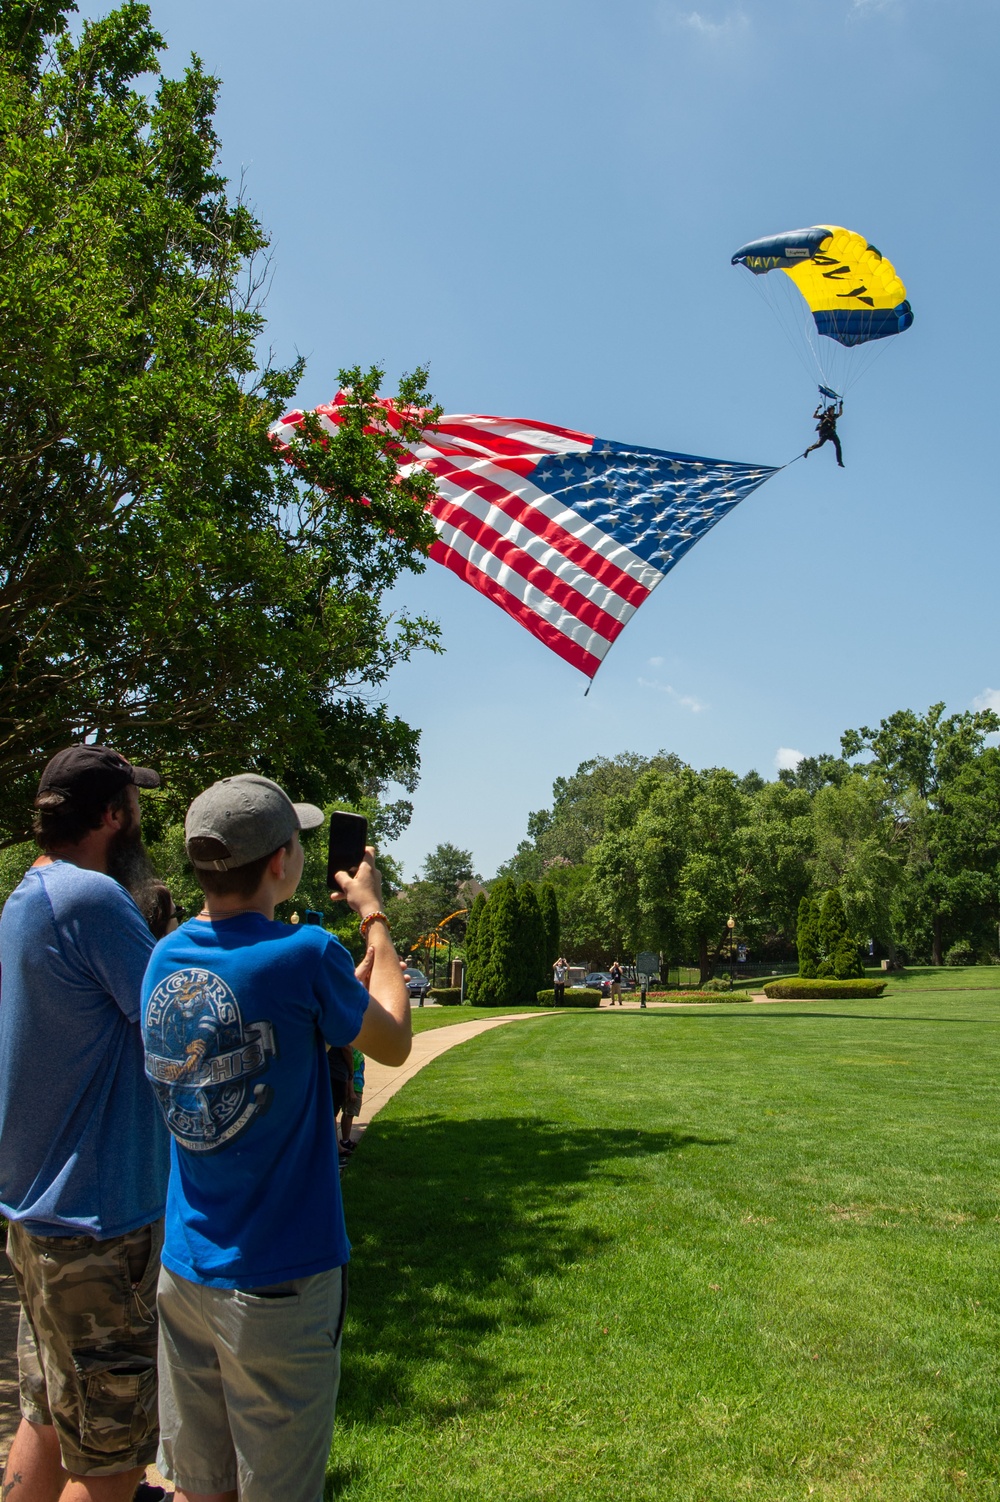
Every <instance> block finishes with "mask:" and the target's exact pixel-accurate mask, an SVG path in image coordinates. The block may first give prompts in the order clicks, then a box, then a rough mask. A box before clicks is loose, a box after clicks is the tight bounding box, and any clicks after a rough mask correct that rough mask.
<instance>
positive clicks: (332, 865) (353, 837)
mask: <svg viewBox="0 0 1000 1502" xmlns="http://www.w3.org/2000/svg"><path fill="white" fill-rule="evenodd" d="M367 844H368V820H367V819H366V818H365V816H364V814H339V813H338V814H331V815H330V849H329V854H328V855H327V858H326V884H327V886H328V887H329V889H330V891H331V892H333V891H339V887H338V886H337V872H338V871H347V872H348V873H349V874H350V875H351V876H353V875H354V873H355V871H356V870H357V869H358V867H359V866H360V864H361V862H362V861H363V860H364V858H365V846H366V845H367Z"/></svg>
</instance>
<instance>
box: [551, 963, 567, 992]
mask: <svg viewBox="0 0 1000 1502" xmlns="http://www.w3.org/2000/svg"><path fill="white" fill-rule="evenodd" d="M568 976H569V966H568V965H567V963H566V961H565V959H564V958H563V957H562V956H560V957H559V959H557V960H556V962H555V964H554V965H553V966H552V990H553V999H554V1000H555V1001H562V999H563V997H564V996H565V995H566V981H567V978H568Z"/></svg>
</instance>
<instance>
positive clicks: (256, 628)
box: [0, 0, 436, 843]
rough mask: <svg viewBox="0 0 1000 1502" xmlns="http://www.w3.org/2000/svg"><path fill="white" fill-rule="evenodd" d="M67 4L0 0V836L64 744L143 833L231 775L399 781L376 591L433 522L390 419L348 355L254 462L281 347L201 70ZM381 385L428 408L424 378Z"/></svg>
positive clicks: (257, 228) (282, 403) (149, 32)
mask: <svg viewBox="0 0 1000 1502" xmlns="http://www.w3.org/2000/svg"><path fill="white" fill-rule="evenodd" d="M74 9H75V5H74V4H73V3H72V0H4V4H3V5H2V6H0V195H2V201H3V204H4V214H3V220H2V224H0V840H3V841H5V842H7V843H10V842H12V841H16V840H18V839H22V838H23V837H24V834H25V831H26V824H27V812H26V811H27V810H28V808H29V806H30V801H31V796H32V794H33V792H34V787H35V783H36V779H37V775H38V771H39V768H40V765H41V763H42V762H43V761H44V760H45V759H46V758H47V757H48V756H49V755H50V754H51V753H52V752H53V751H54V750H55V749H57V748H58V747H60V746H62V745H64V744H66V743H67V742H70V741H73V740H80V739H85V738H89V737H95V738H96V739H98V740H102V741H108V742H111V743H112V744H114V745H116V746H117V747H119V748H120V749H121V750H122V751H123V752H125V753H126V754H127V755H130V756H133V757H135V758H136V759H141V760H143V761H144V762H149V763H152V764H153V765H156V766H158V767H159V768H160V769H161V771H162V772H163V773H164V776H165V780H166V784H167V787H168V789H169V793H168V796H167V798H166V800H164V803H163V805H162V806H161V815H162V822H163V824H164V825H165V824H166V823H167V822H169V818H170V816H171V812H172V810H173V809H176V808H178V807H179V806H181V804H182V802H183V801H184V800H185V799H186V797H187V796H188V795H189V794H190V793H191V792H193V791H195V790H197V788H198V787H200V786H203V785H204V784H205V783H206V782H207V781H209V780H211V779H212V778H213V777H215V776H218V775H220V774H225V773H228V772H232V771H235V770H239V769H244V768H247V767H252V768H254V769H256V770H258V771H262V772H265V773H268V774H270V775H272V776H275V777H277V778H278V779H279V780H280V781H282V782H283V783H285V784H286V785H287V786H288V787H289V789H290V790H291V791H292V792H293V793H294V794H295V795H296V796H298V797H309V798H311V799H313V801H317V802H326V801H329V800H331V799H333V798H337V797H341V798H347V799H350V800H355V799H357V798H358V797H360V796H362V795H363V794H370V793H371V792H372V791H373V790H375V791H377V789H378V787H379V786H381V785H383V784H384V783H385V781H386V780H387V779H389V778H397V779H399V780H401V781H402V782H404V783H412V781H413V778H414V776H415V773H416V767H417V734H416V732H415V731H413V730H412V729H410V727H409V726H407V725H406V724H405V723H404V722H403V721H401V720H400V719H398V718H395V717H393V716H392V715H390V714H389V712H388V711H387V709H386V707H385V705H384V704H383V703H380V702H379V700H378V697H377V689H378V687H379V685H381V684H382V683H383V682H384V681H385V679H386V676H387V674H388V673H389V671H390V669H391V668H392V666H393V665H394V664H395V663H397V662H398V661H400V660H401V659H405V658H406V657H407V656H408V655H409V653H411V652H412V651H413V650H414V649H415V648H417V647H420V646H434V645H435V641H436V631H435V628H434V626H433V625H432V624H431V623H429V622H428V621H425V620H422V619H419V618H418V619H407V618H405V617H403V618H399V619H396V620H391V619H390V618H389V616H388V615H387V614H386V612H385V610H384V608H383V604H382V597H383V594H384V592H385V590H386V589H387V588H388V587H389V586H390V585H391V584H392V583H393V581H394V580H395V579H396V578H397V577H398V575H399V574H400V572H401V571H402V570H406V569H412V570H420V569H421V568H422V567H423V556H424V554H425V552H426V549H427V546H428V544H429V542H430V540H431V537H432V531H431V526H430V523H429V521H428V518H427V515H426V512H425V501H426V499H427V494H428V490H429V488H430V487H431V485H432V482H431V481H430V480H429V478H428V477H426V476H420V475H410V476H406V477H403V478H400V475H399V471H398V468H397V463H396V459H397V455H398V452H399V450H398V443H399V439H400V437H402V438H406V437H407V436H409V435H410V434H411V433H412V431H414V430H412V429H410V428H409V427H408V426H407V424H404V428H403V432H402V434H398V433H392V432H390V431H389V430H388V428H387V427H386V425H385V423H384V421H383V419H382V409H381V408H380V407H379V405H378V394H379V390H380V385H381V380H382V372H381V371H380V370H378V369H377V368H373V369H371V370H368V371H362V370H361V369H359V368H352V369H349V370H344V371H342V372H341V380H342V383H343V384H344V385H345V386H346V387H349V388H350V389H351V391H352V396H351V399H350V401H349V402H348V403H347V404H346V406H345V408H344V413H343V415H344V419H345V420H344V422H343V424H342V426H341V427H340V428H339V429H338V430H337V432H336V433H333V434H331V433H325V432H323V431H321V430H320V428H319V425H318V424H316V423H314V422H313V423H308V422H307V423H306V424H305V425H304V427H303V429H302V431H301V435H300V437H299V439H298V440H297V441H296V443H295V444H294V445H293V448H292V450H291V451H290V453H289V455H288V457H289V458H291V459H292V460H293V461H294V463H293V464H292V465H288V464H286V463H285V462H284V461H283V460H282V459H281V458H280V457H279V456H278V455H277V454H276V452H275V450H274V448H273V446H272V444H271V442H270V440H269V437H268V428H269V425H270V424H271V423H272V422H273V421H274V420H275V419H276V418H277V417H279V416H280V415H281V413H282V411H283V410H284V409H285V408H286V406H287V405H288V404H289V402H290V401H291V398H292V396H293V393H294V390H295V388H296V385H297V382H298V380H299V378H300V376H301V373H302V366H301V364H300V363H296V364H293V365H291V366H289V367H287V368H280V367H278V366H275V365H273V364H269V365H267V366H265V367H264V368H263V369H261V368H259V366H258V363H257V358H256V353H255V350H256V344H257V341H258V339H259V336H260V335H261V333H262V331H263V327H264V320H263V313H262V306H261V290H262V287H263V284H264V280H265V277H266V273H267V244H268V241H267V236H266V234H265V231H264V229H263V228H262V226H261V225H260V224H259V222H258V221H257V219H256V218H255V216H254V214H253V213H252V211H251V209H250V208H249V206H248V204H247V203H246V201H245V199H244V198H243V196H242V194H241V192H240V191H238V190H237V191H235V192H234V191H233V190H232V189H231V187H230V185H229V184H228V183H227V182H226V180H225V179H224V178H223V176H222V175H221V174H220V172H219V168H218V164H217V163H218V151H219V141H218V137H217V135H216V131H215V126H214V113H215V107H216V96H217V91H218V82H217V80H216V79H214V78H212V77H211V76H210V75H208V74H207V73H206V72H205V71H204V69H203V68H202V65H201V63H200V62H199V61H198V59H197V58H192V59H191V62H190V64H189V66H188V67H187V68H186V69H185V71H184V73H183V75H182V76H181V77H180V78H176V79H168V78H164V77H162V76H161V77H159V78H158V81H157V80H156V78H155V76H156V75H158V74H159V70H160V65H159V54H160V51H161V49H162V46H163V42H162V38H161V37H160V35H159V34H158V33H157V31H156V30H155V29H154V27H153V26H152V24H151V20H150V12H149V9H148V7H147V6H146V5H143V4H139V3H136V0H126V3H124V4H122V5H120V6H119V7H118V8H117V9H115V10H113V11H111V12H110V13H109V14H108V15H107V16H106V17H105V18H104V19H102V20H98V21H86V22H84V23H83V25H82V27H81V28H80V31H79V35H78V37H77V38H76V39H74V38H73V37H72V36H71V34H70V32H69V29H68V26H67V19H68V17H69V15H70V14H71V13H72V11H73V10H74ZM150 75H153V76H154V82H155V88H152V89H150V88H148V87H147V84H148V83H149V80H150ZM398 398H399V401H400V402H401V404H402V405H403V406H404V407H407V408H414V407H419V408H426V407H431V405H432V404H431V399H430V397H429V396H428V394H427V391H426V376H425V373H424V372H423V371H419V370H418V371H417V372H416V373H415V374H414V375H413V376H412V377H408V378H405V379H404V380H403V382H402V383H401V386H400V390H399V393H398ZM432 410H435V411H436V409H432Z"/></svg>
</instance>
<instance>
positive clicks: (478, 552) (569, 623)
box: [439, 522, 634, 657]
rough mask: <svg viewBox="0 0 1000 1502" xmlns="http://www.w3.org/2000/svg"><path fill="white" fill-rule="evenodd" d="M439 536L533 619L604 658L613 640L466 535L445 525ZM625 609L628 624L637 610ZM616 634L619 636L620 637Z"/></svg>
mask: <svg viewBox="0 0 1000 1502" xmlns="http://www.w3.org/2000/svg"><path fill="white" fill-rule="evenodd" d="M439 535H440V537H441V541H442V542H443V543H444V544H445V546H446V547H449V548H451V549H452V551H453V552H455V553H458V554H459V556H460V557H462V558H464V559H466V561H467V562H468V563H470V564H471V565H472V567H473V568H477V569H479V571H480V573H483V574H486V575H487V576H488V577H489V578H490V579H494V580H496V582H497V583H498V584H499V585H501V587H502V588H503V589H505V590H506V591H507V593H508V594H510V595H513V596H514V598H515V599H516V600H520V601H521V603H522V604H524V605H526V606H527V607H528V609H529V610H530V611H531V612H532V614H533V615H537V616H540V617H541V618H542V620H545V621H548V623H549V625H550V626H554V627H555V629H556V630H557V631H559V632H561V633H562V635H563V636H566V637H568V638H569V640H570V641H572V642H575V643H576V644H577V646H579V647H582V648H583V649H584V651H585V652H591V653H593V655H594V656H595V657H603V656H604V654H605V652H606V651H607V650H608V648H609V647H610V646H611V641H612V638H610V637H606V636H602V635H601V634H600V633H599V632H597V631H594V630H592V629H591V627H590V626H585V625H584V624H583V622H582V621H578V620H577V619H576V616H574V615H571V614H570V613H569V611H568V610H563V608H562V606H561V605H557V604H556V603H555V601H554V600H550V599H549V598H548V596H547V595H544V594H543V593H542V591H541V590H540V589H536V588H535V586H534V585H533V584H529V583H528V581H527V579H523V578H522V577H521V575H520V574H518V573H515V571H514V570H513V569H511V568H508V567H507V565H506V564H505V563H501V561H500V559H499V558H497V557H495V555H494V554H493V553H491V552H490V551H489V549H488V548H484V547H481V546H480V545H479V543H477V542H473V541H472V539H471V538H470V537H466V535H465V533H464V532H459V530H458V529H457V527H450V526H448V524H447V522H443V523H441V526H440V529H439ZM625 608H626V610H627V611H628V615H627V616H626V617H625V619H626V620H627V619H628V618H629V617H630V616H631V615H633V614H634V609H633V607H632V606H631V605H627V606H626V607H625ZM621 624H622V625H624V624H625V622H624V621H622V623H621ZM619 629H620V628H619ZM615 634H616V635H617V633H615Z"/></svg>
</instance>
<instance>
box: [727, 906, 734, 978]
mask: <svg viewBox="0 0 1000 1502" xmlns="http://www.w3.org/2000/svg"><path fill="white" fill-rule="evenodd" d="M726 927H727V928H728V929H729V989H730V991H731V990H732V989H733V937H734V935H735V933H736V919H735V918H727V919H726Z"/></svg>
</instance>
